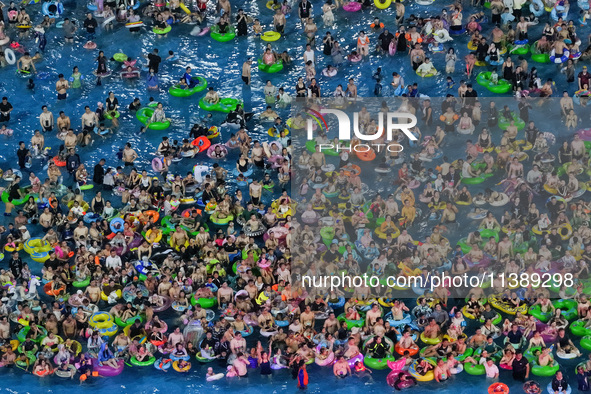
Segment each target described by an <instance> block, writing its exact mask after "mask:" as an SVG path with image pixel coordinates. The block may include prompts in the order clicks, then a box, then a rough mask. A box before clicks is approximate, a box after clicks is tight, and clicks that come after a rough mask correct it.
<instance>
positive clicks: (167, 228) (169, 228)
mask: <svg viewBox="0 0 591 394" xmlns="http://www.w3.org/2000/svg"><path fill="white" fill-rule="evenodd" d="M170 219H172V216H165V217H163V218H162V221H161V222H160V225H161V226H162V235H168V234H170V233H171V232H173V231H174V230H175V229H176V226H175V225H174V224H172V223H171V222H170Z"/></svg>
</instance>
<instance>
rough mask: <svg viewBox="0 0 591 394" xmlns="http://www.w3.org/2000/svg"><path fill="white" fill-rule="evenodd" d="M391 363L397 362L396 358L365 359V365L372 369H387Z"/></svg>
mask: <svg viewBox="0 0 591 394" xmlns="http://www.w3.org/2000/svg"><path fill="white" fill-rule="evenodd" d="M389 361H396V357H394V356H392V355H388V356H386V357H384V358H373V357H370V356H365V358H364V359H363V364H365V365H366V366H368V367H370V368H371V369H386V368H388V362H389Z"/></svg>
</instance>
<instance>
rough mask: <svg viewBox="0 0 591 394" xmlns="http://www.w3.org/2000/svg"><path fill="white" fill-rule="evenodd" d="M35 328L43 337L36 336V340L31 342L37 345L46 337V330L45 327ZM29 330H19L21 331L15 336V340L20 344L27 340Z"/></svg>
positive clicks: (24, 328)
mask: <svg viewBox="0 0 591 394" xmlns="http://www.w3.org/2000/svg"><path fill="white" fill-rule="evenodd" d="M37 327H39V329H40V330H41V332H42V333H43V335H41V336H38V337H37V338H36V339H33V342H35V343H37V344H39V343H41V341H42V340H43V339H44V338H45V337H46V336H47V330H46V329H45V327H42V326H37ZM30 329H31V327H30V326H25V327H23V328H21V330H20V331H19V332H18V334H17V335H16V338H17V339H18V340H19V341H20V342H24V341H25V340H26V339H27V334H28V333H29V330H30Z"/></svg>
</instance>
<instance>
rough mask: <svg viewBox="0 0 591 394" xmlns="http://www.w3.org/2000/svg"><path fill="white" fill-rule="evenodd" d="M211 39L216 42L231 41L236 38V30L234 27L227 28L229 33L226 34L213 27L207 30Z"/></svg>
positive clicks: (216, 26)
mask: <svg viewBox="0 0 591 394" xmlns="http://www.w3.org/2000/svg"><path fill="white" fill-rule="evenodd" d="M209 31H210V32H211V33H210V36H211V38H213V39H214V40H216V41H218V42H228V41H232V40H233V39H234V38H235V37H236V29H235V28H234V26H230V27H229V31H228V32H227V33H223V34H222V33H220V27H219V26H218V25H213V26H212V27H211V29H210V30H209Z"/></svg>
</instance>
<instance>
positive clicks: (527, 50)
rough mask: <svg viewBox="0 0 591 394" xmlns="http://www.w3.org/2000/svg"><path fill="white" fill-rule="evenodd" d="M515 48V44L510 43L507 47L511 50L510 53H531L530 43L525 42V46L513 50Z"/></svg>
mask: <svg viewBox="0 0 591 394" xmlns="http://www.w3.org/2000/svg"><path fill="white" fill-rule="evenodd" d="M512 48H513V46H511V45H509V46H508V47H507V51H508V52H509V54H516V55H527V54H528V53H529V44H525V45H524V46H522V47H520V48H518V49H516V50H514V51H511V49H512Z"/></svg>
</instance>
